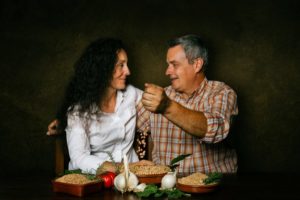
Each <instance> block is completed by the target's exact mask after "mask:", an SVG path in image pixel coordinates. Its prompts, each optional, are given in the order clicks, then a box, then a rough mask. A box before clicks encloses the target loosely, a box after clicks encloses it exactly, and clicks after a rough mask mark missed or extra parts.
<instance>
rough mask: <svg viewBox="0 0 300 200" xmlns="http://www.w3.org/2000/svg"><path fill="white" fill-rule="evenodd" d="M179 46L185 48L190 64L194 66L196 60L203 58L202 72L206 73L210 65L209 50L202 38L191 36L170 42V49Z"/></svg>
mask: <svg viewBox="0 0 300 200" xmlns="http://www.w3.org/2000/svg"><path fill="white" fill-rule="evenodd" d="M177 45H181V46H182V47H183V49H184V51H185V55H186V57H187V59H188V61H189V63H190V64H192V63H193V62H194V60H195V59H197V58H202V59H203V68H202V70H203V71H205V69H206V66H207V64H208V50H207V47H206V45H205V44H204V42H203V40H202V39H201V37H199V36H197V35H192V34H190V35H184V36H182V37H178V38H175V39H172V40H170V41H169V42H168V47H169V48H171V47H174V46H177Z"/></svg>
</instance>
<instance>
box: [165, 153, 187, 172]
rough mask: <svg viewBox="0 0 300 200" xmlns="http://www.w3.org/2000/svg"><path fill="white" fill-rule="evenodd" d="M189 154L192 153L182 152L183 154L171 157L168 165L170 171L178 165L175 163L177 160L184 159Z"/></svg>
mask: <svg viewBox="0 0 300 200" xmlns="http://www.w3.org/2000/svg"><path fill="white" fill-rule="evenodd" d="M190 155H192V154H183V155H179V156H177V157H176V158H174V159H172V160H171V163H170V165H169V167H170V169H171V170H172V171H175V169H176V168H177V167H178V166H179V164H176V163H178V162H179V161H181V160H183V159H185V158H186V157H188V156H190Z"/></svg>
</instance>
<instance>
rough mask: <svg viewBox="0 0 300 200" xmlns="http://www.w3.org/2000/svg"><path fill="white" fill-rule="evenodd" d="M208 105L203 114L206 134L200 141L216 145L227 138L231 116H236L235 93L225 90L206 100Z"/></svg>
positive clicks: (228, 89)
mask: <svg viewBox="0 0 300 200" xmlns="http://www.w3.org/2000/svg"><path fill="white" fill-rule="evenodd" d="M208 105H209V106H207V107H206V108H205V111H204V112H203V113H204V115H205V117H206V119H207V132H206V134H205V137H203V138H201V141H203V142H207V143H217V142H220V141H222V140H224V139H225V138H226V137H227V135H228V133H229V129H230V125H231V119H232V116H234V115H237V114H238V108H237V96H236V93H235V92H234V91H233V90H232V89H230V88H226V89H224V90H222V91H220V92H219V93H218V94H217V95H213V96H212V97H210V98H208Z"/></svg>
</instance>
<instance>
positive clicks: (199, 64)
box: [193, 58, 203, 73]
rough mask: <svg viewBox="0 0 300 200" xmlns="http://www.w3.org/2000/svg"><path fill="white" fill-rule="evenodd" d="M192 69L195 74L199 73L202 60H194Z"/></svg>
mask: <svg viewBox="0 0 300 200" xmlns="http://www.w3.org/2000/svg"><path fill="white" fill-rule="evenodd" d="M193 67H194V70H195V72H196V73H198V72H200V71H201V69H202V67H203V59H202V58H197V59H195V61H194V65H193Z"/></svg>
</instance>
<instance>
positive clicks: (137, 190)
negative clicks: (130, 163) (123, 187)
mask: <svg viewBox="0 0 300 200" xmlns="http://www.w3.org/2000/svg"><path fill="white" fill-rule="evenodd" d="M146 186H147V185H146V184H145V183H141V184H139V185H137V186H136V187H135V188H134V189H133V191H134V192H144V190H145V188H146Z"/></svg>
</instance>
